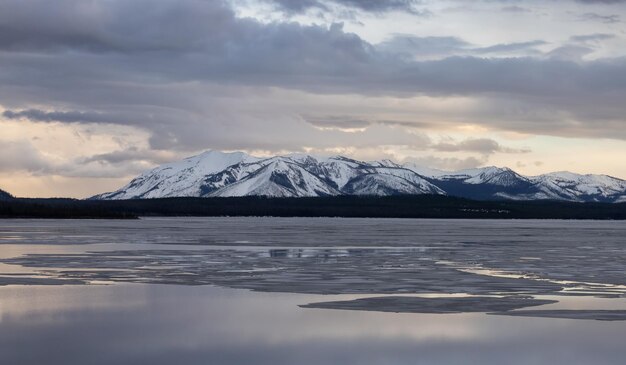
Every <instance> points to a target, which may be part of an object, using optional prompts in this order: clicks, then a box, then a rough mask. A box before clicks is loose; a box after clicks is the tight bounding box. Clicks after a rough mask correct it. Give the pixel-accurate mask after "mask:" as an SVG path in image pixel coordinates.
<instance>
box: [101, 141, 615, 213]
mask: <svg viewBox="0 0 626 365" xmlns="http://www.w3.org/2000/svg"><path fill="white" fill-rule="evenodd" d="M416 194H436V195H453V196H460V197H466V198H471V199H509V200H541V199H550V200H565V201H575V202H586V201H598V202H616V203H617V202H626V181H624V180H621V179H618V178H614V177H610V176H606V175H579V174H574V173H570V172H556V173H549V174H545V175H540V176H532V177H528V176H522V175H520V174H518V173H516V172H515V171H513V170H511V169H509V168H500V167H493V166H491V167H483V168H475V169H467V170H461V171H456V172H450V171H442V170H436V169H430V168H426V167H422V166H418V165H415V164H412V163H407V164H404V165H401V164H397V163H395V162H393V161H390V160H381V161H368V162H364V161H358V160H354V159H350V158H347V157H343V156H333V157H315V156H311V155H307V154H290V155H285V156H275V157H270V158H258V157H254V156H250V155H248V154H246V153H243V152H232V153H223V152H218V151H207V152H204V153H202V154H199V155H197V156H192V157H189V158H186V159H184V160H182V161H179V162H173V163H169V164H165V165H162V166H159V167H157V168H155V169H152V170H150V171H148V172H145V173H143V174H141V175H140V176H138V177H137V178H135V179H133V180H132V181H131V182H130V183H129V184H128V185H126V186H124V187H123V188H121V189H119V190H117V191H114V192H111V193H105V194H101V195H98V196H95V197H93V198H92V199H150V198H166V197H234V196H268V197H315V196H335V195H378V196H386V195H416Z"/></svg>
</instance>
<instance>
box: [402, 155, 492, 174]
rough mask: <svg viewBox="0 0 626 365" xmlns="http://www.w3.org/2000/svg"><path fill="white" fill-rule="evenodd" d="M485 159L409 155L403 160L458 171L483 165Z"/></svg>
mask: <svg viewBox="0 0 626 365" xmlns="http://www.w3.org/2000/svg"><path fill="white" fill-rule="evenodd" d="M487 161H488V159H487V157H486V156H481V157H466V158H457V157H438V156H421V157H410V158H407V159H405V160H404V161H403V162H404V163H408V162H412V163H415V164H417V165H419V166H427V167H432V168H436V169H441V170H445V171H458V170H463V169H471V168H475V167H480V166H483V165H485V163H487Z"/></svg>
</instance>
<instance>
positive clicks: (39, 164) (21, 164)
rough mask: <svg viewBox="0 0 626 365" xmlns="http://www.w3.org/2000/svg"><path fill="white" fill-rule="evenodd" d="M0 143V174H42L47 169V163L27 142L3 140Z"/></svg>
mask: <svg viewBox="0 0 626 365" xmlns="http://www.w3.org/2000/svg"><path fill="white" fill-rule="evenodd" d="M0 143H1V144H2V153H0V172H14V171H26V172H42V171H45V170H46V169H47V168H48V165H49V163H48V161H46V159H45V157H44V156H43V155H42V154H41V153H40V152H39V151H38V150H37V149H36V148H35V147H34V146H33V145H32V144H31V143H30V142H29V141H27V140H17V141H6V140H4V141H0Z"/></svg>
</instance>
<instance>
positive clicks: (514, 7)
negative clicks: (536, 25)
mask: <svg viewBox="0 0 626 365" xmlns="http://www.w3.org/2000/svg"><path fill="white" fill-rule="evenodd" d="M500 10H502V11H504V12H508V13H530V12H531V10H530V9H528V8H524V7H521V6H517V5H510V6H504V7H502V8H501V9H500Z"/></svg>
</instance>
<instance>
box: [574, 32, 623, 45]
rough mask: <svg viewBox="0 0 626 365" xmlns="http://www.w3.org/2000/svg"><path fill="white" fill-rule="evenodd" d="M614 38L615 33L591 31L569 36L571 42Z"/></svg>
mask: <svg viewBox="0 0 626 365" xmlns="http://www.w3.org/2000/svg"><path fill="white" fill-rule="evenodd" d="M613 38H615V34H607V33H593V34H582V35H575V36H571V37H570V40H571V41H572V42H581V43H586V42H597V41H605V40H608V39H613Z"/></svg>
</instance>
